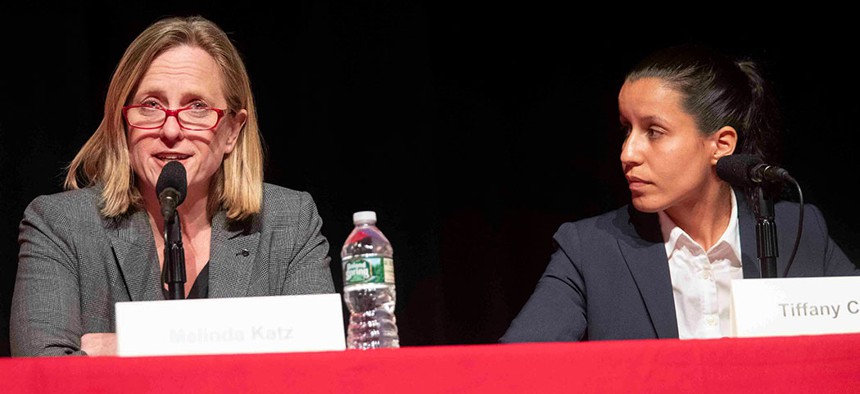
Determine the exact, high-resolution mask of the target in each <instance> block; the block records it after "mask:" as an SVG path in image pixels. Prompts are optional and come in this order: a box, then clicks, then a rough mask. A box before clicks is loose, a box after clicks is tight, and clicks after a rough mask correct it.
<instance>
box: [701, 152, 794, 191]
mask: <svg viewBox="0 0 860 394" xmlns="http://www.w3.org/2000/svg"><path fill="white" fill-rule="evenodd" d="M717 176H719V177H720V178H722V179H723V180H724V181H726V182H728V183H730V184H732V185H734V186H740V187H753V186H758V185H760V184H762V183H781V182H792V183H794V182H795V180H794V178H792V176H791V175H789V174H788V171H786V170H785V169H784V168H780V167H777V166H772V165H769V164H765V163H764V162H763V161H762V160H761V158H759V157H758V156H755V155H749V154H734V155H728V156H723V157H721V158H720V159H719V160H717Z"/></svg>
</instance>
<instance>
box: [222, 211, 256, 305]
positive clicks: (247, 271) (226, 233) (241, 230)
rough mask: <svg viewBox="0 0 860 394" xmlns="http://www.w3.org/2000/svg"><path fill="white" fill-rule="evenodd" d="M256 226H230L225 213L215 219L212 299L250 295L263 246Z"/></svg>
mask: <svg viewBox="0 0 860 394" xmlns="http://www.w3.org/2000/svg"><path fill="white" fill-rule="evenodd" d="M254 224H255V223H238V224H229V223H227V218H226V215H225V213H224V212H223V211H218V213H216V214H215V216H214V217H213V218H212V241H211V243H212V245H211V252H210V255H209V298H227V297H242V296H245V295H247V294H248V289H249V283H250V280H251V268H252V267H253V262H254V259H256V258H257V245H259V243H260V242H259V241H260V232H259V230H258V226H256V225H254Z"/></svg>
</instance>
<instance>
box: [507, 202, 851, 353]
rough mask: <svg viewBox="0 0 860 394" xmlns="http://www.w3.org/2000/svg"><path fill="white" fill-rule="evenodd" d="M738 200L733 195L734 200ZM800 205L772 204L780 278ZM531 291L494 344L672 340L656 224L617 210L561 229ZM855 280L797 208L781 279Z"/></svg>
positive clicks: (807, 211) (746, 228) (747, 226)
mask: <svg viewBox="0 0 860 394" xmlns="http://www.w3.org/2000/svg"><path fill="white" fill-rule="evenodd" d="M738 195H739V196H741V194H738ZM799 207H800V205H799V204H797V203H793V202H778V203H776V204H775V214H774V217H775V219H776V228H777V238H778V243H779V257H778V259H777V273H778V275H779V276H782V273H783V272H784V269H785V265H786V264H787V262H788V259H789V257H790V255H791V251H792V247H793V246H794V241H795V238H796V236H797V225H798V222H799ZM738 225H739V231H740V240H741V254H742V256H741V258H742V264H743V273H744V278H760V277H761V268H760V266H759V260H758V253H757V250H756V247H757V245H756V231H755V226H756V220H755V216H754V214H753V211H752V210H751V209H750V207H749V205H747V204H746V203H744V202H743V199H742V198H739V199H738ZM553 239H554V241H555V243H556V245H557V248H556V251H555V252H554V253H553V255H552V258H551V260H550V262H549V265H548V266H547V268H546V271H545V272H544V274H543V276H542V277H541V278H540V280H539V281H538V284H537V287H536V288H535V291H534V293H533V294H532V295H531V297H530V298H529V300H528V301H527V302H526V304H525V306H524V307H523V308H522V310H521V311H520V312H519V314H518V315H517V316H516V317H515V318H514V320H513V321H512V322H511V325H510V327H508V330H507V331H506V332H505V334H504V335H503V336H502V338H501V339H500V341H501V342H505V343H506V342H549V341H580V340H606V339H649V338H678V323H677V320H676V318H675V301H674V298H673V295H672V282H671V278H670V275H669V264H668V262H667V257H666V249H665V246H664V244H663V235H662V233H661V231H660V222H659V219H658V216H657V214H656V213H653V214H646V213H642V212H639V211H636V210H635V209H634V208H633V207H632V206H629V205H628V206H625V207H622V208H620V209H617V210H615V211H612V212H608V213H605V214H602V215H600V216H596V217H592V218H588V219H583V220H580V221H576V222H572V223H565V224H563V225H561V227H560V228H559V229H558V231H557V232H556V233H555V235H554V236H553ZM847 275H860V270H858V268H857V267H856V266H855V264H854V263H852V262H851V261H850V260H849V259H848V257H847V256H846V255H845V253H844V252H843V251H842V250H841V249H840V248H839V246H838V245H836V243H835V242H834V241H833V240H832V239H831V238H830V236H829V235H828V232H827V225H826V223H825V221H824V217H823V216H822V215H821V212H820V211H819V210H818V209H817V208H816V207H815V206H812V205H810V204H805V205H804V215H803V232H802V238H801V240H800V245H799V246H798V249H797V255H796V257H795V259H794V262H793V263H792V265H791V268H790V270H789V272H788V276H792V277H817V276H847Z"/></svg>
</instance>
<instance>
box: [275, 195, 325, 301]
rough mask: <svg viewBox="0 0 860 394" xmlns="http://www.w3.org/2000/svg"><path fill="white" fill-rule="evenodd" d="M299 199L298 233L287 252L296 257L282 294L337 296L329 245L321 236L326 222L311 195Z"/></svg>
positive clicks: (290, 262) (290, 267) (288, 272)
mask: <svg viewBox="0 0 860 394" xmlns="http://www.w3.org/2000/svg"><path fill="white" fill-rule="evenodd" d="M299 197H300V201H299V210H298V213H299V220H298V225H297V227H296V231H297V232H296V234H295V235H294V236H293V237H290V238H291V242H294V244H293V245H292V247H290V248H286V249H289V250H291V251H293V252H294V253H295V254H294V255H293V256H292V257H291V258H290V259H289V260H290V261H289V267H288V268H287V277H286V282H285V283H284V286H283V287H282V289H283V290H282V292H283V294H289V295H294V294H326V293H334V292H335V290H334V283H333V281H332V275H331V268H330V267H329V264H330V260H331V259H330V258H329V256H328V251H329V244H328V241H327V240H326V238H325V237H324V236H323V235H322V233H321V228H322V218H321V217H320V215H319V213H318V212H317V207H316V204H315V203H314V200H313V198H312V197H311V195H310V194H309V193H307V192H301V193H300V194H299ZM275 249H284V248H275Z"/></svg>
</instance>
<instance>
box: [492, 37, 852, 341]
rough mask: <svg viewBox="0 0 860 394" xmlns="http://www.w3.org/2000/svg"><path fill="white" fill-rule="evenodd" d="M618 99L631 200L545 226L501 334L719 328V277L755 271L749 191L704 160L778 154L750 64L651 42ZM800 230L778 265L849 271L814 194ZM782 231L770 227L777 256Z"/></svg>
mask: <svg viewBox="0 0 860 394" xmlns="http://www.w3.org/2000/svg"><path fill="white" fill-rule="evenodd" d="M618 109H619V115H620V120H621V124H622V126H623V128H624V130H625V131H626V137H625V140H624V144H623V145H622V148H621V156H620V159H621V167H622V170H623V173H624V176H625V178H626V179H627V182H628V185H629V190H630V194H631V204H629V205H627V206H625V207H622V208H620V209H618V210H615V211H612V212H608V213H605V214H602V215H600V216H596V217H592V218H588V219H584V220H580V221H577V222H572V223H565V224H563V225H562V226H561V227H560V228H559V229H558V231H557V232H556V234H555V235H554V237H553V239H554V241H555V243H556V245H557V248H556V251H555V252H554V253H553V255H552V257H551V260H550V262H549V265H548V266H547V268H546V271H545V272H544V274H543V276H542V277H541V278H540V280H539V282H538V284H537V286H536V288H535V290H534V293H533V294H532V295H531V297H530V298H529V300H528V301H527V303H526V304H525V306H524V307H523V309H522V310H521V311H520V312H519V314H518V315H517V316H516V317H515V318H514V320H513V321H512V323H511V325H510V327H509V328H508V330H507V332H506V333H505V334H504V335H503V336H502V338H501V339H500V340H501V342H537V341H580V340H607V339H647V338H682V339H684V338H720V337H726V336H730V335H731V320H730V319H731V316H730V311H729V297H730V284H731V281H732V280H736V279H743V278H758V277H761V272H760V268H759V264H758V262H757V256H758V254H757V251H756V246H757V245H756V238H755V237H756V234H755V225H756V222H755V216H754V214H753V211H752V209H751V204H750V203H748V199H747V198H746V197H745V195H746V194H747V193H749V191H748V190H741V189H737V190H736V189H734V188H732V186H731V185H729V184H728V183H726V182H725V181H723V180H722V179H721V178H719V177H718V176H717V172H716V164H717V161H718V160H719V159H720V158H722V157H724V156H727V155H731V154H734V153H743V154H753V155H756V156H758V157H760V158H762V160H763V161H765V162H768V163H772V164H777V163H778V161H777V160H778V157H777V152H775V149H774V147H777V146H778V142H779V138H778V130H779V126H778V125H779V114H778V111H777V109H776V106H775V105H774V100H773V97H772V96H771V95H770V93H769V89H768V88H767V86H766V83H765V80H764V79H763V78H762V76H761V75H760V72H759V70H758V68H757V66H756V64H755V63H754V62H751V61H746V60H743V61H738V60H735V59H731V58H728V57H726V56H723V55H721V54H719V53H716V52H715V51H712V50H710V49H708V48H702V47H693V46H682V47H673V48H668V49H664V50H660V51H657V52H655V53H653V54H652V55H650V56H649V57H647V58H646V59H644V60H643V61H642V62H641V63H640V64H638V65H637V66H636V67H635V68H634V69H633V70H632V71H630V72H629V73H628V75H627V77H626V78H625V81H624V84H623V86H622V87H621V90H620V93H619V95H618ZM798 208H799V205H798V204H797V203H793V202H787V201H780V202H777V203H776V204H775V209H776V213H775V217H776V220H777V227H778V228H786V229H794V228H797V224H798V219H799V218H798ZM802 235H803V237H802V239H801V241H800V245H799V247H798V249H797V255H796V257H795V259H794V263H793V264H792V266H791V267H790V270H789V271H788V275H789V276H798V277H799V276H805V277H810V276H837V275H858V274H860V271H858V268H857V267H856V266H855V265H854V264H853V263H852V262H851V261H850V260H849V259H848V258H847V256H846V255H845V254H844V253H843V252H842V250H841V249H840V248H839V246H838V245H836V243H835V242H834V241H833V240H832V239H831V238H830V236H829V235H828V230H827V226H826V224H825V221H824V218H823V217H822V215H821V213H820V211H819V210H818V209H817V208H815V207H814V206H811V205H807V206H806V209H805V215H804V219H803V230H802ZM793 243H794V237H782V238H780V239H779V246H778V250H779V256H789V255H790V254H791V250H792V247H793ZM782 260H783V261H780V262H779V263H780V265H779V266H778V268H777V271H778V272H780V273H781V272H782V269H783V268H784V265H783V264H784V263H785V261H784V260H785V259H782Z"/></svg>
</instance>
